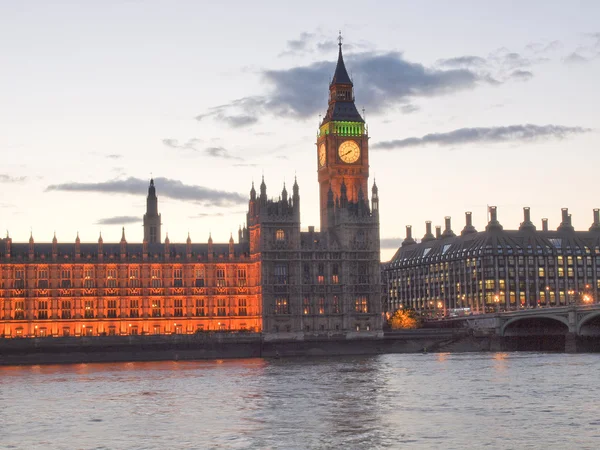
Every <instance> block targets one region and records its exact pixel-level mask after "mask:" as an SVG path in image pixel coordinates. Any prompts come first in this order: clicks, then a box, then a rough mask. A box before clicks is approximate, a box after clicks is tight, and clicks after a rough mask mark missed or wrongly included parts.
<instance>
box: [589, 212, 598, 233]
mask: <svg viewBox="0 0 600 450" xmlns="http://www.w3.org/2000/svg"><path fill="white" fill-rule="evenodd" d="M590 231H600V209H598V208H594V223H593V224H592V226H591V227H590Z"/></svg>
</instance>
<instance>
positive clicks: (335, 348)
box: [0, 330, 490, 365]
mask: <svg viewBox="0 0 600 450" xmlns="http://www.w3.org/2000/svg"><path fill="white" fill-rule="evenodd" d="M487 341H489V339H488V340H485V339H484V340H481V339H473V338H472V336H468V335H467V334H466V333H464V332H456V331H454V330H413V331H404V332H396V333H392V334H391V335H386V336H384V337H383V338H382V337H379V338H370V339H345V338H344V337H341V336H327V335H324V336H319V335H314V336H310V337H304V339H288V340H272V339H270V340H265V339H264V337H263V336H262V335H261V334H255V333H199V334H193V335H157V336H94V337H55V338H31V339H0V365H17V364H69V363H83V362H86V363H87V362H124V361H164V360H197V359H228V358H260V357H266V358H277V357H293V356H337V355H368V354H381V353H415V352H422V351H446V350H444V349H445V348H449V346H450V347H452V349H453V350H452V351H485V350H489V347H490V345H489V342H487Z"/></svg>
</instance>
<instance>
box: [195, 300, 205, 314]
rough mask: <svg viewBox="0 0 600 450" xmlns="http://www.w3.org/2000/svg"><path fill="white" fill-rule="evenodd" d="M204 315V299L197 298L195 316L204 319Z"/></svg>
mask: <svg viewBox="0 0 600 450" xmlns="http://www.w3.org/2000/svg"><path fill="white" fill-rule="evenodd" d="M205 315H206V312H205V310H204V299H203V298H197V299H196V316H197V317H204V316H205Z"/></svg>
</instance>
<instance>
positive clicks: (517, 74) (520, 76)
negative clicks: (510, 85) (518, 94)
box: [510, 70, 533, 81]
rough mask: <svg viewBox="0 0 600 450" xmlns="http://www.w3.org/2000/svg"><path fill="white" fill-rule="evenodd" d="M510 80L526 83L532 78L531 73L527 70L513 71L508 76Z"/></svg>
mask: <svg viewBox="0 0 600 450" xmlns="http://www.w3.org/2000/svg"><path fill="white" fill-rule="evenodd" d="M510 76H511V78H515V79H517V80H522V81H527V80H529V79H531V78H532V77H533V73H531V72H530V71H529V70H515V71H514V72H513V73H511V74H510Z"/></svg>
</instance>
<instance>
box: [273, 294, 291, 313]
mask: <svg viewBox="0 0 600 450" xmlns="http://www.w3.org/2000/svg"><path fill="white" fill-rule="evenodd" d="M289 312H290V310H289V307H288V299H287V298H285V297H278V298H276V299H275V314H289Z"/></svg>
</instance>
